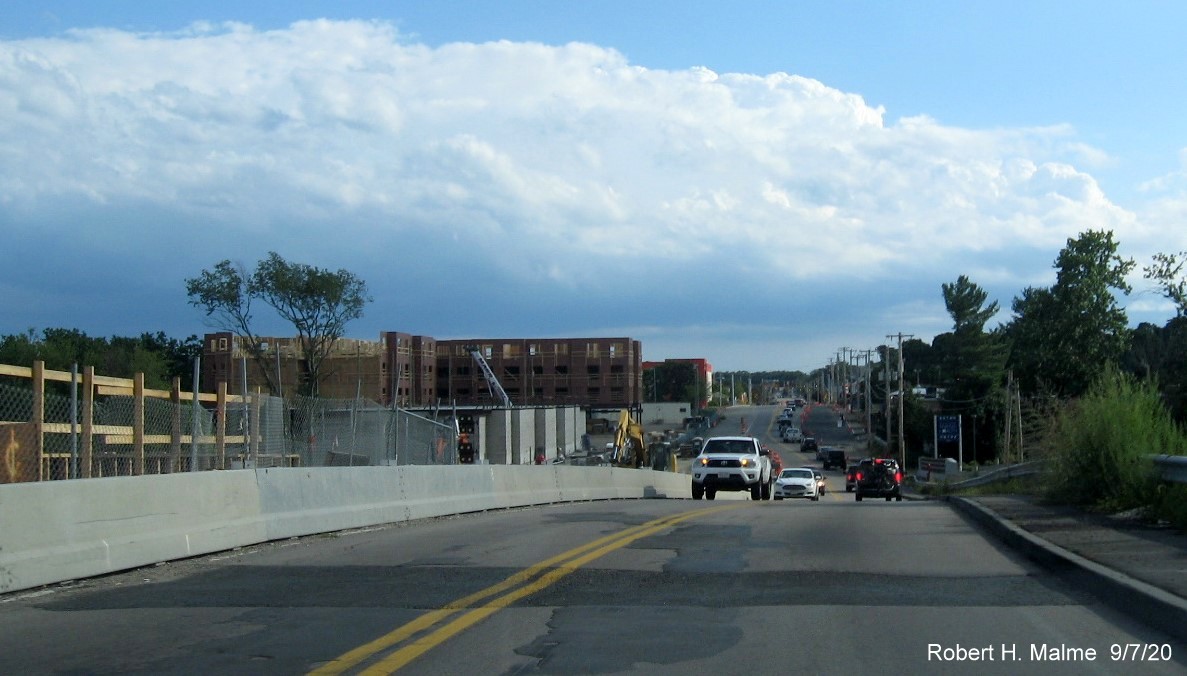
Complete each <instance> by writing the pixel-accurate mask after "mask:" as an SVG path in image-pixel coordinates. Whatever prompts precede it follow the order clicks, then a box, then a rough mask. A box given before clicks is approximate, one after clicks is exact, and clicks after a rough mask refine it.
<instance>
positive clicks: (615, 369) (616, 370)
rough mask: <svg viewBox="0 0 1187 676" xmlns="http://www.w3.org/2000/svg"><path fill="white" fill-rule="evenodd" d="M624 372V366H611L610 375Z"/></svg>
mask: <svg viewBox="0 0 1187 676" xmlns="http://www.w3.org/2000/svg"><path fill="white" fill-rule="evenodd" d="M622 371H623V366H622V364H611V365H610V373H622Z"/></svg>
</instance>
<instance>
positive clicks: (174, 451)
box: [169, 376, 182, 472]
mask: <svg viewBox="0 0 1187 676" xmlns="http://www.w3.org/2000/svg"><path fill="white" fill-rule="evenodd" d="M169 403H171V404H173V420H172V421H171V425H170V428H169V471H170V472H180V471H182V470H181V376H173V387H172V389H171V390H170V391H169Z"/></svg>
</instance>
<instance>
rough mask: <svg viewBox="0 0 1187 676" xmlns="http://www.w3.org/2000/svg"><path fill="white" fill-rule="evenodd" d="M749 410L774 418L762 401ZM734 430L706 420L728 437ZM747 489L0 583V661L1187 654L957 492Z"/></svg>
mask: <svg viewBox="0 0 1187 676" xmlns="http://www.w3.org/2000/svg"><path fill="white" fill-rule="evenodd" d="M748 413H749V414H750V415H751V420H752V422H755V423H758V424H760V425H761V421H760V417H761V415H762V414H763V412H762V411H760V410H757V409H756V410H753V411H748ZM767 413H768V415H769V412H767ZM735 422H736V423H738V424H740V421H737V420H735ZM726 424H727V427H726V428H723V429H720V430H718V431H717V432H718V433H721V434H725V433H733V432H734V430H731V429H729V428H728V424H729V421H728V419H727V423H726ZM755 431H756V432H759V433H760V434H761V432H762V431H761V430H758V429H756V430H755ZM781 453H784V454H785V455H786V453H785V452H783V451H781ZM785 464H788V463H787V461H786V460H785ZM796 464H799V463H796ZM837 474H838V475H839V473H837ZM726 497H734V498H736V499H724V498H726ZM743 497H744V494H736V496H730V495H729V494H721V499H719V500H717V501H714V502H707V501H693V500H625V501H609V502H607V501H602V502H588V503H576V504H567V505H556V506H547V507H539V508H530V509H517V510H509V511H499V512H489V513H483V514H474V515H466V516H459V517H453V518H445V519H434V520H427V521H422V522H417V523H412V524H407V525H403V526H390V527H383V528H376V529H369V530H366V531H357V532H349V533H339V534H334V535H329V536H322V537H309V538H302V539H295V540H290V541H285V542H280V543H272V544H268V545H261V546H257V547H251V548H245V549H242V550H238V551H234V552H227V553H224V554H220V555H215V556H208V557H201V558H197V559H193V560H188V561H183V562H176V563H168V564H162V565H159V566H155V567H152V568H147V569H142V570H138V571H133V572H129V573H125V574H119V575H113V576H108V577H105V578H101V579H94V580H86V581H81V582H78V583H74V584H72V585H64V586H58V587H53V588H49V589H45V590H39V591H38V592H35V593H25V594H14V595H9V596H5V597H0V673H4V674H44V673H57V674H62V673H70V674H83V673H86V674H114V673H121V674H124V673H152V674H182V673H185V674H191V673H203V674H213V673H217V674H301V673H363V672H365V670H366V669H368V668H372V669H374V670H375V671H373V672H366V673H391V672H393V671H399V672H400V673H409V674H615V673H646V674H680V675H681V676H686V675H687V674H689V673H726V674H740V673H747V674H775V673H779V674H785V673H842V672H843V673H847V674H854V673H857V674H866V673H870V674H873V673H877V674H883V673H893V672H899V673H910V674H927V673H937V674H938V673H976V674H984V673H1001V674H1017V673H1036V674H1063V673H1066V674H1083V673H1126V674H1138V673H1141V674H1146V673H1149V674H1170V673H1175V674H1181V673H1183V671H1184V669H1185V668H1187V662H1185V661H1184V657H1187V645H1184V644H1182V643H1179V642H1175V641H1173V640H1171V639H1168V638H1167V637H1166V636H1164V635H1162V634H1159V633H1157V632H1155V631H1153V630H1150V629H1147V628H1145V627H1144V626H1142V625H1139V624H1136V623H1134V622H1132V621H1130V620H1129V619H1127V618H1126V617H1123V616H1121V615H1119V614H1117V613H1115V612H1113V611H1111V610H1109V609H1108V608H1106V607H1104V606H1102V605H1101V604H1099V603H1098V602H1096V601H1095V599H1093V598H1092V597H1091V596H1089V595H1087V594H1085V593H1082V592H1081V591H1079V590H1076V589H1074V588H1072V587H1070V586H1069V585H1068V584H1067V583H1065V582H1064V581H1063V580H1062V579H1061V578H1060V577H1058V576H1057V575H1054V574H1052V573H1050V572H1048V571H1046V570H1045V569H1042V568H1038V567H1036V566H1033V565H1031V564H1030V563H1028V562H1027V561H1025V560H1023V559H1021V558H1019V557H1018V556H1016V555H1015V554H1014V553H1013V552H1012V551H1010V550H1008V549H1006V548H1004V547H1002V546H1001V545H999V544H998V543H997V542H996V541H995V540H993V539H992V538H989V537H988V536H986V535H985V534H983V533H982V532H981V531H980V530H978V529H977V528H976V527H974V526H972V525H971V524H970V523H969V522H968V521H966V520H965V519H964V518H963V517H961V516H960V515H959V514H957V513H956V512H955V511H954V510H953V509H951V508H950V507H949V506H948V505H946V504H943V503H933V502H909V501H904V502H901V503H900V502H889V503H887V502H883V501H867V502H862V503H856V502H854V501H853V500H852V496H850V495H846V494H845V493H844V492H843V488H842V489H841V490H840V491H833V492H831V493H830V494H829V495H826V497H825V499H824V500H821V501H820V502H815V503H814V502H809V501H780V502H775V501H759V502H755V501H750V500H748V499H743ZM1128 644H1134V645H1139V646H1155V647H1156V650H1155V652H1157V654H1158V656H1165V655H1166V654H1167V652H1169V653H1170V657H1171V660H1172V661H1170V662H1152V661H1141V662H1136V661H1133V660H1132V659H1131V660H1127V661H1115V660H1113V659H1112V656H1111V650H1113V646H1125V645H1128ZM1163 646H1165V648H1164V647H1163ZM970 649H975V650H978V651H980V652H977V653H970ZM1003 649H1004V653H1003ZM1036 650H1039V651H1041V654H1042V656H1043V658H1044V659H1036V657H1037V655H1036V653H1035V651H1036ZM1090 650H1091V651H1095V654H1094V655H1090V653H1089V651H1090ZM1129 650H1130V655H1131V656H1132V649H1129ZM1143 650H1144V651H1145V654H1144V656H1146V657H1149V656H1150V655H1151V650H1150V649H1148V648H1143ZM1053 651H1054V652H1053ZM973 655H975V656H976V657H978V658H980V659H978V660H976V661H974V660H972V659H970V657H971V656H973ZM1056 655H1057V656H1060V657H1064V658H1066V657H1078V658H1080V659H1078V660H1068V661H1052V660H1051V659H1050V658H1051V657H1052V656H1056ZM1089 657H1092V658H1093V659H1089ZM944 658H951V659H944Z"/></svg>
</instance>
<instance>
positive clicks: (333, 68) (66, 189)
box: [0, 21, 1187, 333]
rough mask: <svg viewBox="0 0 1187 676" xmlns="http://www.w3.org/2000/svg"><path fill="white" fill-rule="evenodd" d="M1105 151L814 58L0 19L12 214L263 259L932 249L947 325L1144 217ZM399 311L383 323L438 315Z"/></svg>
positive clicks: (920, 310) (383, 27)
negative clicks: (841, 80) (54, 34)
mask: <svg viewBox="0 0 1187 676" xmlns="http://www.w3.org/2000/svg"><path fill="white" fill-rule="evenodd" d="M1107 161H1108V158H1107V157H1105V156H1104V155H1103V153H1100V152H1099V151H1096V150H1094V149H1093V148H1091V147H1088V146H1086V145H1085V144H1083V143H1081V142H1078V141H1076V140H1075V139H1074V135H1073V132H1072V131H1071V130H1070V129H1068V128H1066V127H1051V128H1036V129H997V130H987V131H978V130H968V129H958V128H952V127H945V126H943V125H941V124H939V123H937V122H936V121H934V120H933V119H930V118H928V117H923V116H919V117H910V118H902V119H899V120H898V121H897V122H894V123H891V124H888V123H887V122H886V111H885V110H884V109H882V108H881V107H873V106H870V105H868V104H867V103H866V102H865V101H864V100H863V99H862V97H861V96H859V95H856V94H853V93H847V92H842V91H839V90H837V89H835V88H832V87H829V86H827V85H826V84H825V83H822V82H819V81H816V80H812V79H808V78H804V77H800V76H796V75H788V74H783V73H775V74H767V75H752V74H738V73H715V72H712V71H710V70H707V69H704V68H690V69H688V70H676V71H664V70H649V69H645V68H640V67H638V66H634V65H632V64H631V63H629V62H628V61H627V60H626V59H625V58H624V57H623V55H622V54H620V53H618V52H616V51H614V50H612V49H605V48H602V47H598V46H595V45H589V44H577V43H574V44H568V45H563V46H548V45H542V44H536V43H516V42H506V41H503V42H492V43H486V44H465V43H455V44H447V45H444V46H441V47H439V48H429V47H426V46H424V45H421V44H415V43H409V42H407V41H406V40H405V39H404V38H403V37H402V36H401V35H399V34H398V33H397V31H396V30H395V29H394V28H393V27H392V26H391V25H390V24H385V23H376V22H362V21H355V22H331V21H308V22H301V23H297V24H294V25H292V26H291V27H289V28H288V29H284V30H275V31H257V30H254V29H252V28H250V27H248V26H244V25H242V24H223V25H213V24H201V25H194V26H191V27H189V28H188V29H186V30H182V31H178V32H176V33H171V34H133V33H127V32H122V31H116V30H87V31H76V32H72V33H69V34H68V35H67V37H64V38H54V39H36V40H23V41H15V42H3V43H0V205H4V207H5V209H11V210H12V213H14V214H18V215H17V216H14V217H13V218H12V220H11V221H10V222H9V225H8V226H7V227H24V228H28V227H31V226H29V225H27V224H28V223H33V222H40V221H41V220H44V218H48V217H47V216H44V214H46V213H47V212H55V211H60V210H61V209H63V208H65V207H63V206H62V205H63V204H66V205H73V206H71V207H69V208H70V209H73V210H74V211H73V214H74V216H75V217H76V218H78V219H80V220H81V221H85V219H86V216H87V214H89V213H90V212H92V211H93V210H100V211H104V213H108V212H109V211H110V210H115V211H116V212H117V213H116V216H117V217H113V218H109V219H108V222H107V223H105V224H104V225H103V227H104V228H108V231H107V232H108V236H109V237H112V238H114V239H120V240H123V241H127V242H129V243H132V244H133V245H134V246H137V247H144V249H145V250H144V251H143V255H165V256H170V255H176V254H177V253H178V252H176V251H156V252H155V253H151V254H150V251H152V250H153V248H154V247H157V246H160V245H161V244H168V245H170V246H175V247H181V248H183V249H187V250H188V251H189V252H191V253H193V254H196V255H198V256H200V258H199V261H198V263H197V265H207V264H209V263H213V262H215V261H217V260H218V259H221V258H224V257H235V256H232V253H231V252H228V251H226V250H225V248H226V245H227V243H229V242H233V243H234V244H235V246H236V247H237V249H238V251H239V252H240V253H239V254H238V257H240V258H242V259H245V260H247V261H248V262H250V261H251V260H254V259H256V258H258V257H259V256H261V255H262V252H264V251H266V250H269V249H278V250H280V251H281V252H282V253H283V254H284V255H288V256H290V257H294V258H300V259H302V260H307V261H308V262H311V263H314V264H318V265H323V266H326V267H339V266H341V267H347V268H352V269H353V268H355V267H356V266H364V265H365V266H371V265H375V266H379V265H387V266H393V265H402V266H406V264H404V263H399V264H397V263H396V262H395V259H396V258H398V257H406V256H408V255H415V256H416V257H417V259H418V261H417V265H416V266H409V267H416V268H417V269H424V268H425V267H430V266H431V263H430V261H432V260H434V259H438V260H439V263H438V265H439V266H440V268H441V269H442V270H449V269H454V268H455V266H458V265H459V264H460V265H462V266H464V267H465V268H466V269H469V270H473V271H475V273H474V274H475V275H476V276H481V277H484V278H485V277H486V276H489V275H493V276H494V277H496V278H502V279H505V280H515V281H516V282H518V283H523V282H526V283H528V284H538V285H543V286H544V287H548V286H551V285H559V286H560V287H562V288H563V290H564V292H566V293H576V294H578V295H579V296H582V297H588V296H593V295H598V294H602V293H608V294H610V297H611V298H613V297H614V294H623V293H629V290H630V289H635V288H639V287H643V288H647V289H664V288H665V286H671V285H673V283H674V282H678V283H677V284H676V286H678V287H679V288H678V289H676V290H672V291H663V292H661V293H662V295H661V297H662V298H663V299H664V300H663V302H669V303H671V302H680V299H681V298H682V296H681V293H684V294H692V295H694V296H695V297H697V298H704V297H707V296H710V295H712V294H714V293H720V284H721V280H723V279H725V280H729V282H730V283H734V284H744V285H747V286H748V287H754V286H756V285H761V284H764V283H768V282H770V281H771V280H772V278H777V280H778V281H777V283H776V285H780V284H788V283H794V284H802V285H803V288H805V289H810V288H813V287H811V286H810V285H812V284H815V283H817V282H820V281H826V280H827V278H828V276H829V275H832V274H836V273H837V271H838V270H839V271H843V274H845V275H846V276H848V277H852V278H854V279H860V280H866V281H867V282H870V283H874V284H881V285H886V284H890V283H892V281H893V280H894V279H896V278H899V277H902V276H903V275H914V276H923V277H926V278H928V279H931V278H934V279H935V283H934V287H935V297H934V298H930V299H927V300H926V301H919V304H918V305H910V304H908V305H906V306H904V307H903V308H901V309H902V310H903V312H902V313H901V314H900V317H917V318H918V319H917V320H916V319H911V321H918V322H919V325H920V326H921V327H922V326H924V325H926V326H927V327H929V328H930V327H931V326H932V325H933V324H934V323H935V322H934V317H935V314H936V313H935V303H936V299H938V297H939V284H940V283H941V282H948V281H951V280H953V279H955V278H956V276H957V275H958V274H960V273H961V272H962V271H965V270H969V269H983V270H986V271H987V274H990V275H992V278H993V280H994V282H995V283H998V284H1001V285H1006V284H1008V283H1009V282H1010V281H1011V279H1013V280H1016V281H1017V282H1018V284H1017V290H1021V288H1022V287H1023V286H1025V285H1026V284H1027V283H1029V282H1027V280H1030V279H1033V278H1034V277H1035V276H1036V275H1042V274H1045V269H1043V268H1040V269H1039V270H1035V269H1034V268H1027V269H1020V268H1018V267H1017V266H1011V265H1009V264H1008V263H1007V262H1006V261H1008V260H1010V259H1017V258H1022V259H1031V258H1034V252H1036V251H1039V252H1042V255H1041V256H1040V258H1041V259H1042V260H1044V261H1051V260H1053V259H1054V258H1055V255H1056V254H1057V252H1058V249H1059V248H1060V247H1062V246H1063V244H1064V242H1065V241H1066V239H1067V238H1068V237H1073V236H1075V235H1076V234H1078V233H1079V232H1081V231H1083V230H1086V229H1090V228H1091V229H1112V230H1116V231H1120V232H1125V233H1132V234H1133V235H1134V236H1135V237H1141V238H1144V239H1150V238H1151V237H1152V236H1153V233H1152V232H1151V230H1150V226H1149V225H1148V223H1147V221H1146V220H1144V219H1138V218H1137V217H1136V216H1135V215H1134V214H1133V213H1131V212H1129V211H1126V210H1125V209H1122V208H1120V207H1118V206H1117V205H1115V204H1112V203H1111V202H1110V200H1109V199H1108V197H1107V196H1106V195H1105V194H1104V193H1103V192H1102V191H1101V189H1100V187H1099V185H1097V183H1096V181H1095V180H1094V179H1093V178H1092V176H1091V175H1089V174H1087V173H1085V172H1084V171H1083V170H1082V169H1080V168H1078V167H1077V165H1076V164H1073V163H1074V162H1083V163H1086V164H1089V165H1093V166H1099V165H1101V164H1102V163H1105V162H1107ZM1185 203H1187V202H1185V201H1184V199H1183V198H1182V193H1180V194H1179V195H1178V196H1177V197H1176V198H1175V201H1173V202H1166V203H1164V204H1162V205H1160V206H1159V207H1158V209H1156V211H1155V216H1154V220H1155V221H1157V220H1169V219H1170V217H1171V216H1172V215H1175V216H1181V215H1182V214H1183V213H1185V210H1183V205H1184V204H1185ZM125 205H133V206H135V207H136V209H144V210H148V211H152V212H158V213H165V214H173V217H174V219H175V220H176V221H177V222H181V223H187V224H191V223H200V224H202V225H201V227H200V228H194V229H193V231H190V232H187V233H181V234H174V235H171V236H169V237H159V238H158V237H156V233H158V232H159V231H160V229H161V228H163V227H168V224H162V223H160V222H145V221H142V220H137V219H135V218H132V217H127V218H119V217H118V212H119V210H120V209H123V208H125ZM108 215H109V216H110V213H108ZM59 217H60V218H62V219H64V220H63V221H62V222H65V223H69V222H70V221H69V218H70V217H71V214H70V213H67V214H59ZM76 227H81V226H76ZM190 227H192V226H190ZM60 229H61V230H66V231H68V230H69V229H70V226H69V225H63V226H60ZM1121 240H1122V242H1123V243H1124V241H1125V237H1124V235H1122V236H1121ZM413 242H415V243H416V245H417V246H418V247H421V248H420V249H418V250H417V251H416V253H415V254H409V253H408V247H409V245H410V243H413ZM1185 246H1187V245H1185ZM1018 251H1024V252H1027V253H1026V254H1025V255H1022V256H1018V254H1017V252H1018ZM207 258H209V261H207ZM488 268H489V269H490V270H489V271H484V272H482V273H481V274H479V273H477V272H476V271H477V270H479V269H483V270H486V269H488ZM369 271H370V270H369V269H367V268H362V269H359V270H358V272H360V274H361V275H362V276H363V277H364V278H366V277H367V276H368V272H369ZM687 271H694V272H695V274H687V277H685V274H686V273H687ZM709 271H713V273H714V274H707V273H708V272H709ZM370 272H371V274H372V276H373V277H374V276H376V275H377V274H378V272H377V271H370ZM187 274H192V273H187ZM381 293H382V292H381V291H379V292H377V293H376V295H377V296H379V295H380V294H381ZM764 293H766V294H769V293H770V292H769V291H766V292H764ZM806 293H816V291H806ZM764 297H765V296H764ZM999 300H1000V301H1001V303H1002V305H1003V306H1008V304H1009V299H1008V298H1001V299H999ZM764 302H765V301H764ZM940 310H941V311H942V305H941V306H940ZM941 319H943V317H941ZM397 323H398V324H399V325H398V326H393V325H392V324H391V322H388V323H387V325H386V326H385V327H384V328H389V329H399V330H411V331H414V332H415V331H420V330H422V329H421V328H420V327H417V326H408V325H407V324H406V323H405V322H404V321H403V320H400V321H398V322H397ZM636 323H637V324H639V325H642V324H643V321H642V320H639V321H638V322H636ZM897 328H899V327H887V330H891V329H897ZM902 328H903V330H906V329H908V328H910V327H902ZM941 330H943V329H941ZM525 333H526V331H525Z"/></svg>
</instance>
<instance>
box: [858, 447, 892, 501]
mask: <svg viewBox="0 0 1187 676" xmlns="http://www.w3.org/2000/svg"><path fill="white" fill-rule="evenodd" d="M855 478H856V479H857V482H856V485H855V486H854V487H853V492H854V494H855V495H856V496H857V501H858V502H861V499H862V498H866V497H870V498H886V501H887V502H889V501H890V500H891V498H893V499H895V500H898V501H899V502H902V499H903V473H902V471H901V470H900V469H899V466H898V462H897V461H895V460H891V459H890V458H866V459H865V460H862V461H861V462H860V463H858V465H857V475H856V477H855Z"/></svg>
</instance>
